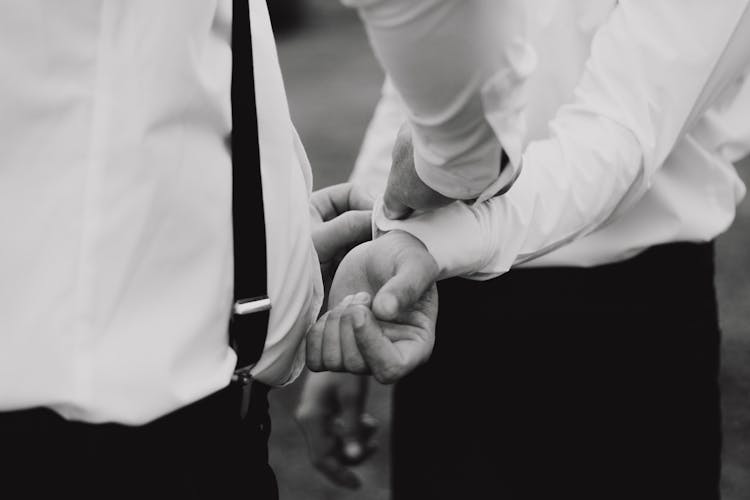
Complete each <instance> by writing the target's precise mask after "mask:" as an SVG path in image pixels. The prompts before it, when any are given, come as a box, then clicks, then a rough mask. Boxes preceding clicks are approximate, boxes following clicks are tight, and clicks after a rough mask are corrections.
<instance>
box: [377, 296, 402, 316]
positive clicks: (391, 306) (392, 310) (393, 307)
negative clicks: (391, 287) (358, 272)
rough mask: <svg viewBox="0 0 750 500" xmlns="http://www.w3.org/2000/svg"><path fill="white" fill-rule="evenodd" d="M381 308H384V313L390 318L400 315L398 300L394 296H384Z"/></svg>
mask: <svg viewBox="0 0 750 500" xmlns="http://www.w3.org/2000/svg"><path fill="white" fill-rule="evenodd" d="M380 306H381V307H382V308H383V312H384V313H385V314H387V315H389V316H394V315H395V314H396V313H398V300H396V297H394V296H393V295H390V294H386V295H383V297H381V299H380Z"/></svg>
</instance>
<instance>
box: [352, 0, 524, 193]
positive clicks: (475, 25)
mask: <svg viewBox="0 0 750 500" xmlns="http://www.w3.org/2000/svg"><path fill="white" fill-rule="evenodd" d="M343 3H344V4H345V5H348V6H351V7H357V8H359V12H360V15H361V17H362V19H363V20H364V22H365V26H366V28H367V33H368V35H369V38H370V41H371V44H372V46H373V48H374V49H375V53H376V55H377V56H378V58H379V60H380V61H381V63H382V64H383V66H384V67H385V69H386V70H387V72H388V74H389V75H390V77H391V78H392V80H393V81H394V82H395V85H396V87H398V89H399V93H400V95H401V97H402V98H403V100H404V101H405V103H406V107H405V108H404V109H405V112H406V114H407V115H408V123H409V124H410V125H411V130H412V138H413V142H414V164H415V168H416V171H417V173H418V174H419V177H420V178H421V179H422V181H423V182H425V184H427V185H428V186H430V187H431V188H432V189H434V190H435V191H437V192H439V193H441V194H443V195H445V196H447V197H449V198H454V199H462V200H467V199H475V198H480V199H483V200H484V199H487V198H490V197H491V196H493V195H495V194H496V193H497V192H498V191H500V190H502V189H503V188H506V187H508V186H509V185H510V184H511V183H512V182H513V181H514V180H515V178H516V175H517V174H518V166H519V164H520V160H521V147H522V140H523V137H524V135H525V131H524V126H525V124H524V122H523V115H522V114H521V111H522V109H523V100H522V99H521V95H520V93H521V92H522V89H523V86H524V82H525V80H526V79H527V77H528V74H529V71H531V70H532V69H533V68H534V66H535V53H534V51H533V49H532V48H531V46H530V44H529V43H528V40H527V37H526V36H525V31H526V21H525V15H526V12H525V9H524V8H522V0H471V1H462V2H456V1H454V0H411V1H409V2H404V1H403V0H343ZM468 30H470V32H471V34H472V36H466V35H467V33H468V32H469V31H468ZM487 47H493V50H487ZM499 116H502V117H503V119H502V120H500V119H497V117H499ZM492 117H495V119H492ZM498 138H499V139H500V141H499V142H498ZM501 143H502V147H501ZM503 149H505V152H506V154H507V155H508V157H509V159H510V162H509V164H508V165H507V166H506V168H504V169H503V170H502V171H501V168H500V166H501V155H502V151H503Z"/></svg>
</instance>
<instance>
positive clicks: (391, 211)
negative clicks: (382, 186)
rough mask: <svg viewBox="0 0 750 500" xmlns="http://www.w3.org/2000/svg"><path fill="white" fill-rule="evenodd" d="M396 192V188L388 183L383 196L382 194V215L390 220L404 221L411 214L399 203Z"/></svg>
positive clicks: (405, 206)
mask: <svg viewBox="0 0 750 500" xmlns="http://www.w3.org/2000/svg"><path fill="white" fill-rule="evenodd" d="M396 191H397V188H394V187H393V186H392V185H391V183H389V185H388V188H386V190H385V194H383V213H384V214H385V216H386V217H387V218H389V219H391V220H399V219H405V218H407V217H408V216H409V215H411V213H412V212H413V210H412V209H411V208H409V207H408V206H407V205H405V204H404V203H402V202H401V199H400V196H399V195H398V194H397V193H396Z"/></svg>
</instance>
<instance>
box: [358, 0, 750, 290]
mask: <svg viewBox="0 0 750 500" xmlns="http://www.w3.org/2000/svg"><path fill="white" fill-rule="evenodd" d="M524 5H525V8H526V9H527V10H528V12H527V14H526V18H527V21H528V30H527V35H528V37H529V43H530V45H531V46H532V47H533V49H534V51H535V52H536V60H537V61H538V65H537V67H536V69H535V70H534V71H533V72H532V74H531V76H530V77H529V78H528V81H527V82H526V87H527V92H528V96H527V99H526V102H527V108H526V110H525V116H526V123H527V125H528V128H527V132H528V136H527V137H526V138H525V141H524V142H525V143H527V144H528V145H527V146H526V148H525V150H524V152H523V160H522V167H523V171H522V174H521V176H520V178H519V179H518V181H517V182H516V183H515V185H514V186H513V188H512V189H511V190H510V192H509V193H507V194H505V195H503V196H500V197H495V198H493V199H491V200H489V201H487V202H484V203H476V204H474V205H468V204H466V203H460V202H458V203H454V204H452V205H450V206H448V207H445V208H443V209H440V210H438V211H437V212H434V213H431V214H425V215H418V216H415V217H412V218H410V219H409V220H407V221H389V220H387V219H386V218H385V216H384V215H383V214H382V211H377V210H376V214H375V216H374V218H375V224H376V225H377V226H378V227H379V229H380V230H386V231H387V230H393V229H401V230H406V231H409V232H411V233H412V234H414V235H415V236H417V237H418V238H420V239H421V240H422V241H423V242H424V243H425V244H426V246H427V247H428V248H429V249H430V251H431V252H432V253H433V254H434V255H435V256H436V258H437V260H438V263H439V265H440V267H441V273H442V276H443V277H449V276H456V275H462V276H466V277H471V278H474V279H488V278H492V277H495V276H497V275H499V274H502V273H504V272H506V271H507V270H508V269H509V268H511V266H514V265H521V264H524V263H525V264H526V265H531V266H557V265H559V266H593V265H598V264H603V263H607V262H614V261H618V260H622V259H624V258H627V257H630V256H633V255H635V254H637V253H638V252H640V251H642V250H643V249H645V248H647V247H649V246H652V245H656V244H660V243H667V242H672V241H708V240H711V239H713V238H715V237H716V236H717V235H718V234H720V233H721V232H723V231H724V230H725V229H726V228H727V227H728V226H729V224H731V222H732V220H733V218H734V214H735V207H736V205H737V203H739V201H740V200H741V199H742V197H743V196H744V194H745V187H744V185H743V184H742V182H741V181H740V179H739V178H738V176H737V174H736V172H735V170H734V167H733V166H732V164H731V162H732V161H736V160H737V159H738V158H739V157H741V156H742V155H744V154H746V153H747V152H748V150H750V121H748V120H747V116H748V115H749V114H750V90H749V89H748V87H749V86H750V85H749V84H748V83H743V77H744V75H746V74H747V72H748V68H749V67H750V14H748V2H747V1H740V0H732V1H727V2H723V3H722V7H721V9H717V8H716V7H715V5H714V4H712V3H710V2H703V1H689V2H686V1H684V0H662V1H659V2H653V1H649V0H628V1H620V2H616V1H614V0H612V1H602V0H587V1H575V2H573V1H566V2H558V1H552V0H535V1H529V2H524ZM483 25H484V24H483ZM472 28H473V27H472ZM472 34H473V35H474V36H477V37H482V33H481V31H480V32H478V33H476V32H475V30H473V29H472ZM488 50H489V48H488ZM444 63H445V64H450V61H449V60H446V61H444ZM434 85H439V82H438V81H435V82H434ZM406 104H407V105H408V104H409V103H408V102H407V103H406ZM402 106H403V105H402V104H401V103H399V101H398V96H397V95H396V93H395V92H394V91H393V90H391V89H390V88H389V87H388V86H386V88H385V91H384V97H383V99H382V100H381V104H380V105H379V107H378V110H377V112H376V114H375V117H374V120H373V122H372V123H371V125H370V128H369V130H368V135H367V137H366V139H365V143H364V146H363V149H362V154H361V156H360V158H359V160H358V163H357V167H356V168H355V173H354V180H355V181H359V180H360V179H366V180H367V182H371V183H375V184H378V186H379V188H380V189H382V187H383V186H384V175H385V174H386V173H387V167H388V165H389V164H390V160H389V158H387V157H385V155H384V154H383V152H384V151H387V150H390V145H392V142H393V139H392V137H393V130H394V128H397V127H398V125H399V124H400V123H401V121H402V120H403V119H404V116H405V114H404V113H403V112H399V111H398V110H399V109H400V108H401V107H402ZM488 119H489V120H490V121H492V117H491V116H490V117H489V118H488ZM378 172H380V173H378ZM376 178H379V179H378V180H374V179H376Z"/></svg>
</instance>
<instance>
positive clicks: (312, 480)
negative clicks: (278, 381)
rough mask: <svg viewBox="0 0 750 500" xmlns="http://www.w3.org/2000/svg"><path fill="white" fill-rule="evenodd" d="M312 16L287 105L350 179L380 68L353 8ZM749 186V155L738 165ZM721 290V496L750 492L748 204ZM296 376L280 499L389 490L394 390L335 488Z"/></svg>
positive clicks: (285, 395)
mask: <svg viewBox="0 0 750 500" xmlns="http://www.w3.org/2000/svg"><path fill="white" fill-rule="evenodd" d="M307 4H308V5H309V7H310V8H309V9H308V16H307V21H306V23H305V24H304V27H303V28H302V29H300V30H297V31H293V32H288V33H285V34H284V36H283V37H281V39H280V40H279V51H280V59H281V64H282V68H283V70H284V74H285V78H286V85H287V91H288V94H289V99H290V106H291V110H292V115H293V117H294V120H295V123H296V124H297V127H298V129H299V131H300V134H301V135H302V139H303V141H304V142H305V144H306V146H307V150H308V153H309V155H310V159H311V161H312V164H313V169H314V171H315V181H316V186H317V187H321V186H325V185H328V184H332V183H335V182H341V181H343V180H345V179H346V178H347V176H348V175H349V172H350V170H351V167H352V164H353V161H354V158H355V157H356V153H357V148H358V146H359V143H360V141H361V139H362V136H363V135H364V131H365V127H366V125H367V122H368V120H369V116H370V113H371V111H372V108H373V106H374V105H375V103H376V102H377V98H378V93H379V88H380V84H381V80H382V74H381V72H380V70H379V68H378V67H377V64H376V63H375V61H374V60H373V58H372V55H371V54H370V51H369V49H368V47H367V42H366V40H365V37H364V33H363V32H362V29H361V26H360V24H359V22H358V21H357V19H356V17H355V16H354V15H352V13H351V12H349V11H346V10H344V9H342V8H341V7H339V6H338V3H337V2H334V1H331V0H308V1H307ZM740 170H741V172H742V173H743V175H744V177H745V180H746V181H747V182H749V183H750V161H746V162H745V163H744V165H742V166H740ZM717 265H718V271H717V287H718V290H719V304H720V309H721V321H722V327H723V332H724V342H723V362H722V376H721V383H722V391H723V405H724V429H725V430H724V432H725V439H724V442H725V445H724V447H725V451H724V484H723V489H724V498H725V500H741V499H747V498H750V202H745V203H744V204H743V205H742V206H741V207H740V211H739V216H738V220H737V222H736V223H735V225H734V227H733V228H732V229H731V230H730V231H729V232H728V233H727V234H725V235H724V236H722V238H721V239H720V240H719V244H718V257H717ZM299 386H300V384H299V383H296V384H294V385H292V386H291V387H289V388H286V389H284V390H282V391H276V392H275V393H274V394H273V396H272V402H271V405H272V413H273V420H274V426H275V427H274V431H273V435H272V440H271V448H272V449H271V462H272V464H273V465H274V468H275V470H276V472H277V475H278V478H279V482H280V487H281V498H282V500H298V499H299V500H303V499H304V500H323V499H326V500H336V499H343V498H347V499H354V500H358V499H361V500H365V499H367V500H379V499H383V500H385V499H387V498H388V497H389V490H388V462H387V459H388V446H387V445H388V439H389V433H388V421H389V413H390V392H389V390H388V389H387V388H384V387H379V386H378V387H376V388H375V392H374V394H373V397H371V407H370V410H371V412H372V413H373V414H374V415H376V416H377V417H378V418H380V420H381V422H382V424H383V428H382V430H381V432H380V441H381V445H382V448H381V451H380V452H379V453H378V454H377V455H376V456H375V457H374V459H373V461H371V462H370V463H369V464H367V465H365V466H362V467H361V468H359V469H358V472H359V473H360V475H361V476H362V477H363V479H364V480H365V483H366V486H365V487H364V488H363V489H362V490H360V491H359V492H356V493H349V492H345V491H341V490H338V489H336V488H334V487H332V486H330V485H328V483H326V482H325V480H323V479H322V478H320V477H319V476H318V475H317V474H316V473H315V472H314V470H313V469H312V467H311V466H310V465H309V463H308V461H307V457H306V451H305V447H304V446H305V445H304V441H303V438H302V435H301V434H300V433H299V431H298V430H297V428H296V425H295V423H294V421H293V419H292V417H291V414H292V410H293V408H294V404H295V401H296V398H297V394H298V392H299V388H300V387H299Z"/></svg>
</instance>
